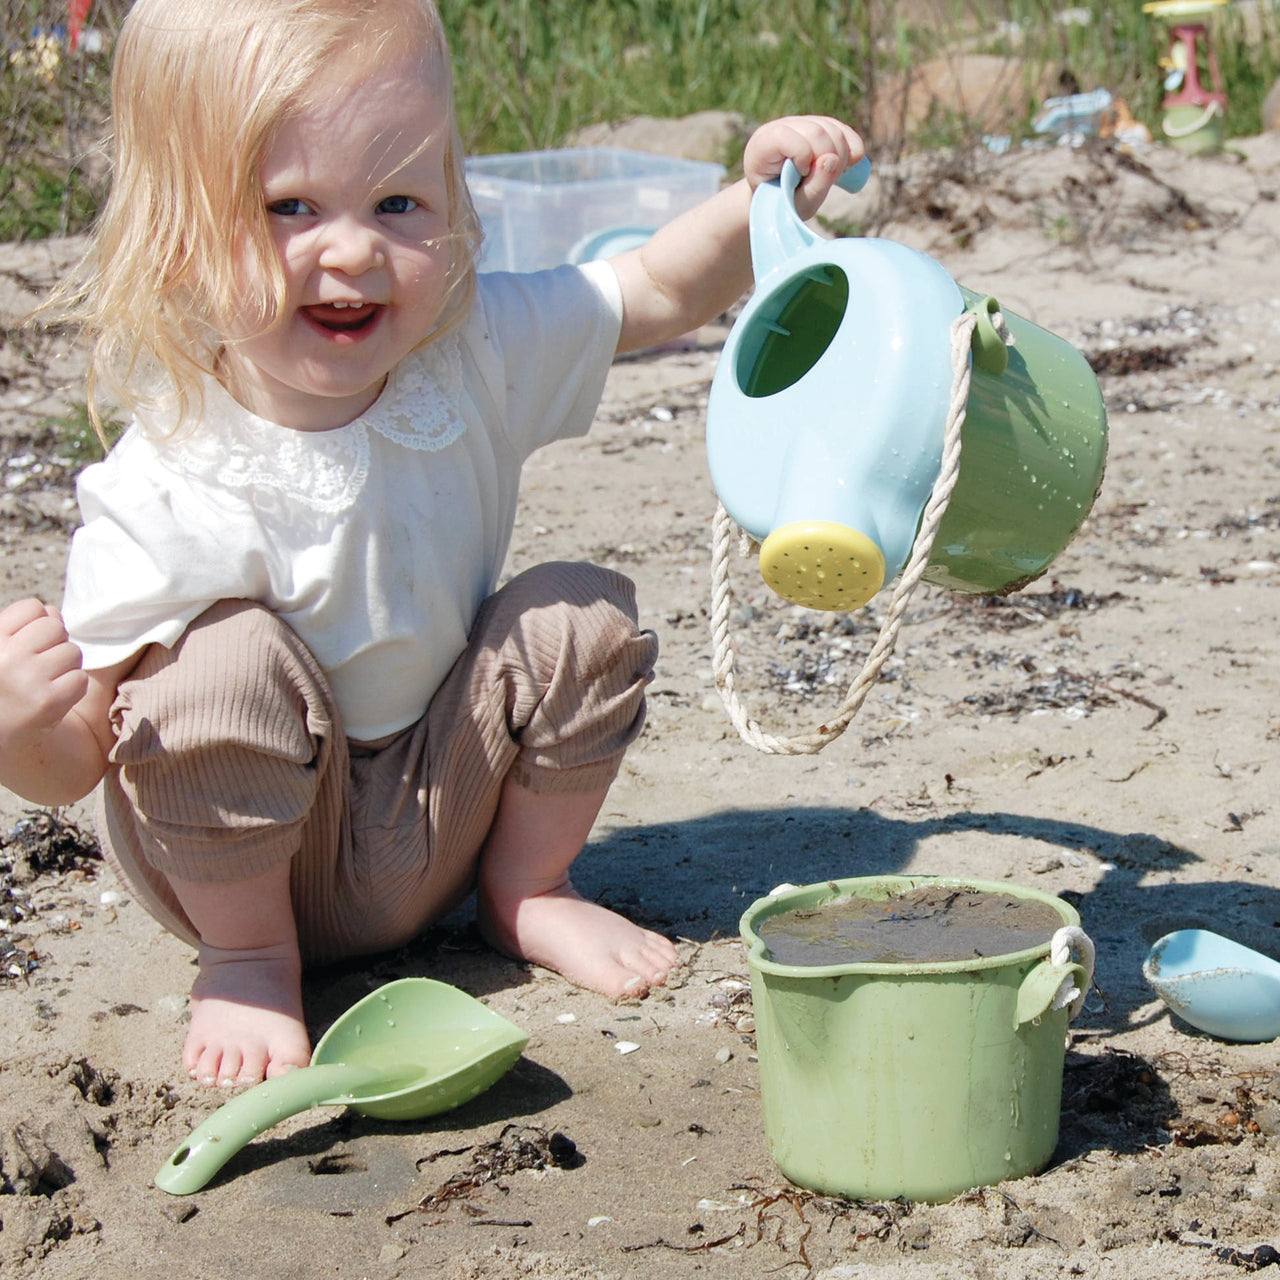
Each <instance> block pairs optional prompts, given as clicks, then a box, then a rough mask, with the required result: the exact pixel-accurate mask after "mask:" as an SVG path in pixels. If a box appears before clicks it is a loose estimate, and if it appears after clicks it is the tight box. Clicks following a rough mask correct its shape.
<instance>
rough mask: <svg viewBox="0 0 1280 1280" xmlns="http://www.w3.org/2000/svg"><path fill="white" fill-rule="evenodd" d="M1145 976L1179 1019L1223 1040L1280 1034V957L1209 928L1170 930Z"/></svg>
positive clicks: (1146, 967)
mask: <svg viewBox="0 0 1280 1280" xmlns="http://www.w3.org/2000/svg"><path fill="white" fill-rule="evenodd" d="M1142 976H1143V977H1144V978H1146V980H1147V982H1148V983H1150V984H1151V986H1152V988H1153V989H1154V990H1155V992H1156V994H1157V995H1158V996H1159V997H1160V998H1161V999H1162V1000H1163V1001H1164V1002H1165V1004H1167V1005H1168V1006H1169V1008H1170V1009H1172V1010H1173V1012H1174V1013H1176V1014H1177V1015H1178V1017H1180V1018H1182V1019H1183V1020H1184V1021H1185V1022H1189V1023H1190V1024H1191V1025H1192V1026H1193V1027H1197V1028H1199V1029H1200V1030H1201V1031H1207V1032H1208V1033H1209V1034H1210V1035H1212V1036H1218V1037H1219V1038H1220V1039H1223V1040H1238V1041H1242V1042H1246V1043H1258V1042H1261V1041H1264V1040H1274V1039H1276V1038H1277V1037H1280V961H1276V960H1273V959H1272V958H1271V957H1270V956H1265V955H1263V954H1262V953H1261V952H1260V951H1254V950H1252V948H1250V947H1246V946H1243V945H1242V944H1241V943H1239V942H1233V941H1232V940H1231V939H1230V938H1224V937H1222V936H1221V935H1220V934H1216V933H1212V932H1210V931H1209V930H1208V929H1179V930H1178V931H1177V932H1176V933H1168V934H1165V936H1164V937H1163V938H1161V939H1160V940H1159V941H1158V942H1157V943H1156V944H1155V946H1153V947H1152V948H1151V951H1150V953H1149V954H1148V955H1147V958H1146V960H1145V962H1144V963H1143V966H1142Z"/></svg>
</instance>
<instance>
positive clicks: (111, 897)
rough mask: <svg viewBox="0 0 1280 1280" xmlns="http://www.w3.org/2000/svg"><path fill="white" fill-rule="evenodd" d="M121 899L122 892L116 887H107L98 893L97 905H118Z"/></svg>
mask: <svg viewBox="0 0 1280 1280" xmlns="http://www.w3.org/2000/svg"><path fill="white" fill-rule="evenodd" d="M123 901H124V894H123V893H121V892H120V891H119V890H117V889H107V890H106V891H105V892H104V893H100V894H99V895H98V905H99V906H103V907H118V906H119V905H120V904H121V903H122V902H123Z"/></svg>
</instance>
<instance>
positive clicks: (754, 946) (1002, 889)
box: [738, 874, 1080, 979]
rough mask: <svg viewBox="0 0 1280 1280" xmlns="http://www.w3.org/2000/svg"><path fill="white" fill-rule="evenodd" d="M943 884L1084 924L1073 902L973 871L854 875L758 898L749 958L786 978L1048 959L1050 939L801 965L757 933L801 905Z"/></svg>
mask: <svg viewBox="0 0 1280 1280" xmlns="http://www.w3.org/2000/svg"><path fill="white" fill-rule="evenodd" d="M922 885H924V886H927V885H934V886H937V887H939V888H944V889H950V888H956V889H975V890H977V891H978V892H980V893H1000V894H1006V895H1009V896H1011V897H1015V898H1028V899H1031V900H1033V901H1036V902H1042V903H1044V904H1045V905H1046V906H1049V907H1052V908H1053V909H1054V910H1055V911H1057V912H1058V914H1059V915H1060V916H1061V917H1062V924H1063V926H1064V927H1065V926H1068V925H1076V926H1078V925H1079V924H1080V913H1079V912H1078V911H1077V910H1076V909H1075V907H1073V906H1072V905H1071V904H1070V903H1069V902H1067V901H1065V900H1064V899H1062V898H1059V897H1056V896H1055V895H1053V894H1051V893H1046V892H1045V891H1044V890H1042V889H1032V888H1029V887H1028V886H1026V885H1017V884H1010V883H1008V882H1007V881H999V880H977V879H974V878H973V877H971V876H938V875H926V874H920V875H915V874H909V875H884V876H849V877H845V878H844V879H840V880H820V881H816V882H814V883H813V884H807V885H798V886H796V887H794V888H788V889H785V890H783V891H782V892H781V893H770V894H766V895H765V896H764V897H762V898H757V899H756V900H755V901H754V902H753V903H752V904H751V905H750V906H749V907H748V908H747V909H746V911H744V912H743V913H742V918H741V919H740V920H739V922H738V930H739V933H740V935H741V937H742V940H743V942H744V943H745V944H746V948H747V961H748V963H749V965H750V966H751V968H752V969H753V970H758V971H759V972H760V973H762V974H768V975H771V976H774V977H783V978H804V979H812V978H839V977H844V976H846V975H866V976H875V977H879V976H891V977H898V978H907V977H915V976H918V975H926V976H927V975H936V974H954V973H973V972H976V971H981V970H988V969H1004V968H1007V967H1010V966H1014V965H1019V964H1024V963H1029V962H1033V961H1035V960H1039V959H1043V958H1044V957H1046V956H1048V954H1049V947H1050V941H1051V939H1049V938H1046V939H1045V940H1044V942H1042V943H1038V944H1037V945H1036V946H1034V947H1027V948H1025V949H1024V950H1022V951H1006V952H1002V953H1001V954H999V955H995V956H975V957H970V958H966V959H964V960H925V961H919V962H916V963H910V964H907V963H891V962H887V961H874V962H871V961H865V962H858V963H850V964H824V965H797V964H780V963H779V962H778V961H776V960H771V959H770V958H769V955H768V947H767V946H766V945H765V942H764V940H763V939H762V938H761V937H760V935H759V934H758V933H757V932H756V925H757V924H758V923H759V922H761V921H763V920H767V919H769V918H771V917H772V916H776V915H781V914H782V913H783V912H785V911H790V910H793V909H794V908H796V907H801V906H824V905H826V904H827V903H830V902H841V901H846V900H847V899H849V898H851V897H867V896H880V895H881V894H882V896H883V897H885V898H888V897H891V896H893V895H894V894H896V893H904V892H908V891H910V890H911V889H915V888H918V887H920V886H922ZM859 888H863V889H874V890H875V891H876V894H874V895H868V894H859V893H858V892H857V890H858V889H859Z"/></svg>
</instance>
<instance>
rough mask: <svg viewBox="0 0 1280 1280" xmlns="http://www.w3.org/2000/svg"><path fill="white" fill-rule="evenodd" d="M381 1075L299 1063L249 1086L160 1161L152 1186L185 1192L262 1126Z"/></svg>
mask: <svg viewBox="0 0 1280 1280" xmlns="http://www.w3.org/2000/svg"><path fill="white" fill-rule="evenodd" d="M385 1074H386V1068H385V1067H370V1066H360V1065H353V1064H350V1063H345V1062H334V1063H329V1064H326V1065H324V1066H316V1067H299V1068H297V1069H296V1070H294V1071H287V1072H285V1074H284V1075H282V1076H276V1077H275V1078H274V1079H271V1080H266V1081H264V1082H263V1083H262V1084H258V1085H254V1087H253V1088H252V1089H246V1090H245V1092H244V1093H241V1094H239V1095H237V1096H236V1097H234V1098H232V1099H231V1101H230V1102H228V1103H226V1104H224V1105H223V1106H221V1107H219V1108H218V1110H217V1111H215V1112H214V1113H213V1115H211V1116H210V1117H209V1118H208V1119H207V1120H205V1121H204V1122H203V1123H202V1124H201V1125H199V1126H198V1127H197V1128H196V1129H195V1130H193V1132H192V1134H191V1136H190V1137H189V1138H188V1139H187V1140H186V1141H185V1142H184V1143H182V1145H181V1146H180V1147H178V1149H177V1150H176V1151H175V1152H174V1153H173V1154H172V1155H171V1156H170V1157H169V1158H168V1160H166V1161H165V1162H164V1164H163V1165H161V1167H160V1170H159V1172H158V1173H157V1174H156V1176H155V1184H156V1186H157V1187H159V1189H160V1190H161V1191H167V1192H168V1193H169V1194H170V1195H175V1196H187V1195H191V1193H192V1192H194V1191H199V1190H200V1188H201V1187H203V1186H204V1185H205V1183H206V1182H208V1181H209V1179H210V1178H212V1177H213V1175H214V1174H215V1173H217V1172H218V1170H219V1169H221V1168H222V1166H223V1165H224V1164H226V1163H227V1161H228V1160H230V1159H231V1157H232V1156H233V1155H235V1154H236V1152H237V1151H239V1150H241V1149H242V1148H243V1147H244V1146H245V1145H247V1144H248V1143H249V1142H252V1141H253V1139H254V1138H256V1137H257V1136H258V1134H260V1133H261V1132H262V1131H263V1130H264V1129H269V1128H271V1126H272V1125H274V1124H279V1123H280V1121H281V1120H284V1119H286V1118H287V1117H289V1116H293V1115H297V1114H298V1112H300V1111H306V1110H307V1109H308V1108H310V1107H315V1106H320V1105H321V1104H322V1103H335V1104H336V1103H338V1102H340V1101H341V1099H342V1097H343V1096H344V1095H350V1094H356V1095H358V1094H361V1093H368V1092H369V1091H370V1089H371V1088H374V1087H376V1085H377V1084H378V1082H379V1081H380V1080H382V1079H384V1078H385Z"/></svg>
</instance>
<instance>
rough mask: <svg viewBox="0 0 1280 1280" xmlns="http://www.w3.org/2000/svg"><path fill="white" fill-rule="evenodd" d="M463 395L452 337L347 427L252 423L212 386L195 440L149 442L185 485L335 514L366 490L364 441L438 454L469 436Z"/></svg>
mask: <svg viewBox="0 0 1280 1280" xmlns="http://www.w3.org/2000/svg"><path fill="white" fill-rule="evenodd" d="M461 392H462V359H461V355H460V352H459V343H458V336H457V334H456V333H450V334H446V335H445V336H444V337H443V338H440V339H438V340H437V341H435V342H432V343H429V344H428V345H427V346H425V347H423V348H421V349H420V350H418V351H415V352H413V353H412V354H410V355H409V356H407V357H406V358H405V359H404V360H403V361H402V362H401V363H400V365H399V366H398V367H397V368H395V369H394V370H392V372H391V374H390V376H389V377H388V378H387V385H386V386H385V387H384V388H383V390H382V394H381V395H380V396H379V397H378V399H377V400H376V401H375V402H374V403H373V404H372V405H371V406H370V407H369V408H368V409H367V410H366V411H365V412H364V413H363V414H361V416H360V417H358V418H356V419H355V421H354V422H349V423H347V425H346V426H345V427H335V428H334V429H333V430H332V431H292V430H290V429H289V428H287V427H281V426H278V425H277V424H276V423H274V422H268V421H267V420H266V419H265V418H259V417H257V416H256V415H255V414H252V413H250V412H249V411H248V410H247V409H244V408H242V407H241V406H240V405H239V404H237V403H236V402H235V401H234V400H233V399H232V398H231V397H230V396H229V395H228V394H227V393H226V391H225V390H223V388H222V387H221V386H220V385H218V384H217V383H215V382H210V383H209V385H208V386H206V388H205V402H204V407H205V412H204V418H203V420H202V421H201V422H200V424H199V425H198V426H197V427H196V428H195V429H194V430H192V431H190V432H188V433H184V434H182V435H179V436H177V437H170V438H168V439H164V438H161V439H158V440H157V439H156V437H155V436H154V435H151V437H150V438H151V440H152V443H153V446H154V447H155V449H156V450H157V452H158V454H159V456H160V459H161V461H162V462H163V463H164V464H165V465H167V466H168V467H170V468H172V469H173V470H176V471H179V472H181V473H183V474H185V475H189V476H194V477H197V478H199V479H201V480H204V481H206V482H210V483H214V484H219V485H223V486H225V487H226V488H229V489H266V490H269V491H271V492H273V493H275V494H279V495H281V496H283V497H286V498H288V499H289V500H290V501H292V502H296V503H299V504H301V505H302V506H304V507H307V508H309V509H311V510H312V511H320V512H329V513H332V512H338V511H344V510H346V509H347V508H348V507H350V506H351V505H352V504H353V503H354V502H355V501H356V499H357V498H358V497H359V496H360V493H361V491H362V490H363V488H364V485H365V481H366V479H367V478H368V475H369V462H370V439H369V433H370V432H375V433H377V434H378V435H380V436H383V437H384V438H385V439H387V440H390V441H392V443H394V444H398V445H402V446H403V447H404V448H406V449H413V450H417V451H423V450H426V451H432V452H434V451H435V450H438V449H443V448H445V447H447V446H448V445H450V444H452V443H453V442H454V441H455V440H456V439H457V438H458V437H459V436H460V435H462V433H463V431H465V430H466V423H465V422H464V421H463V417H462V410H461Z"/></svg>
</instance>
